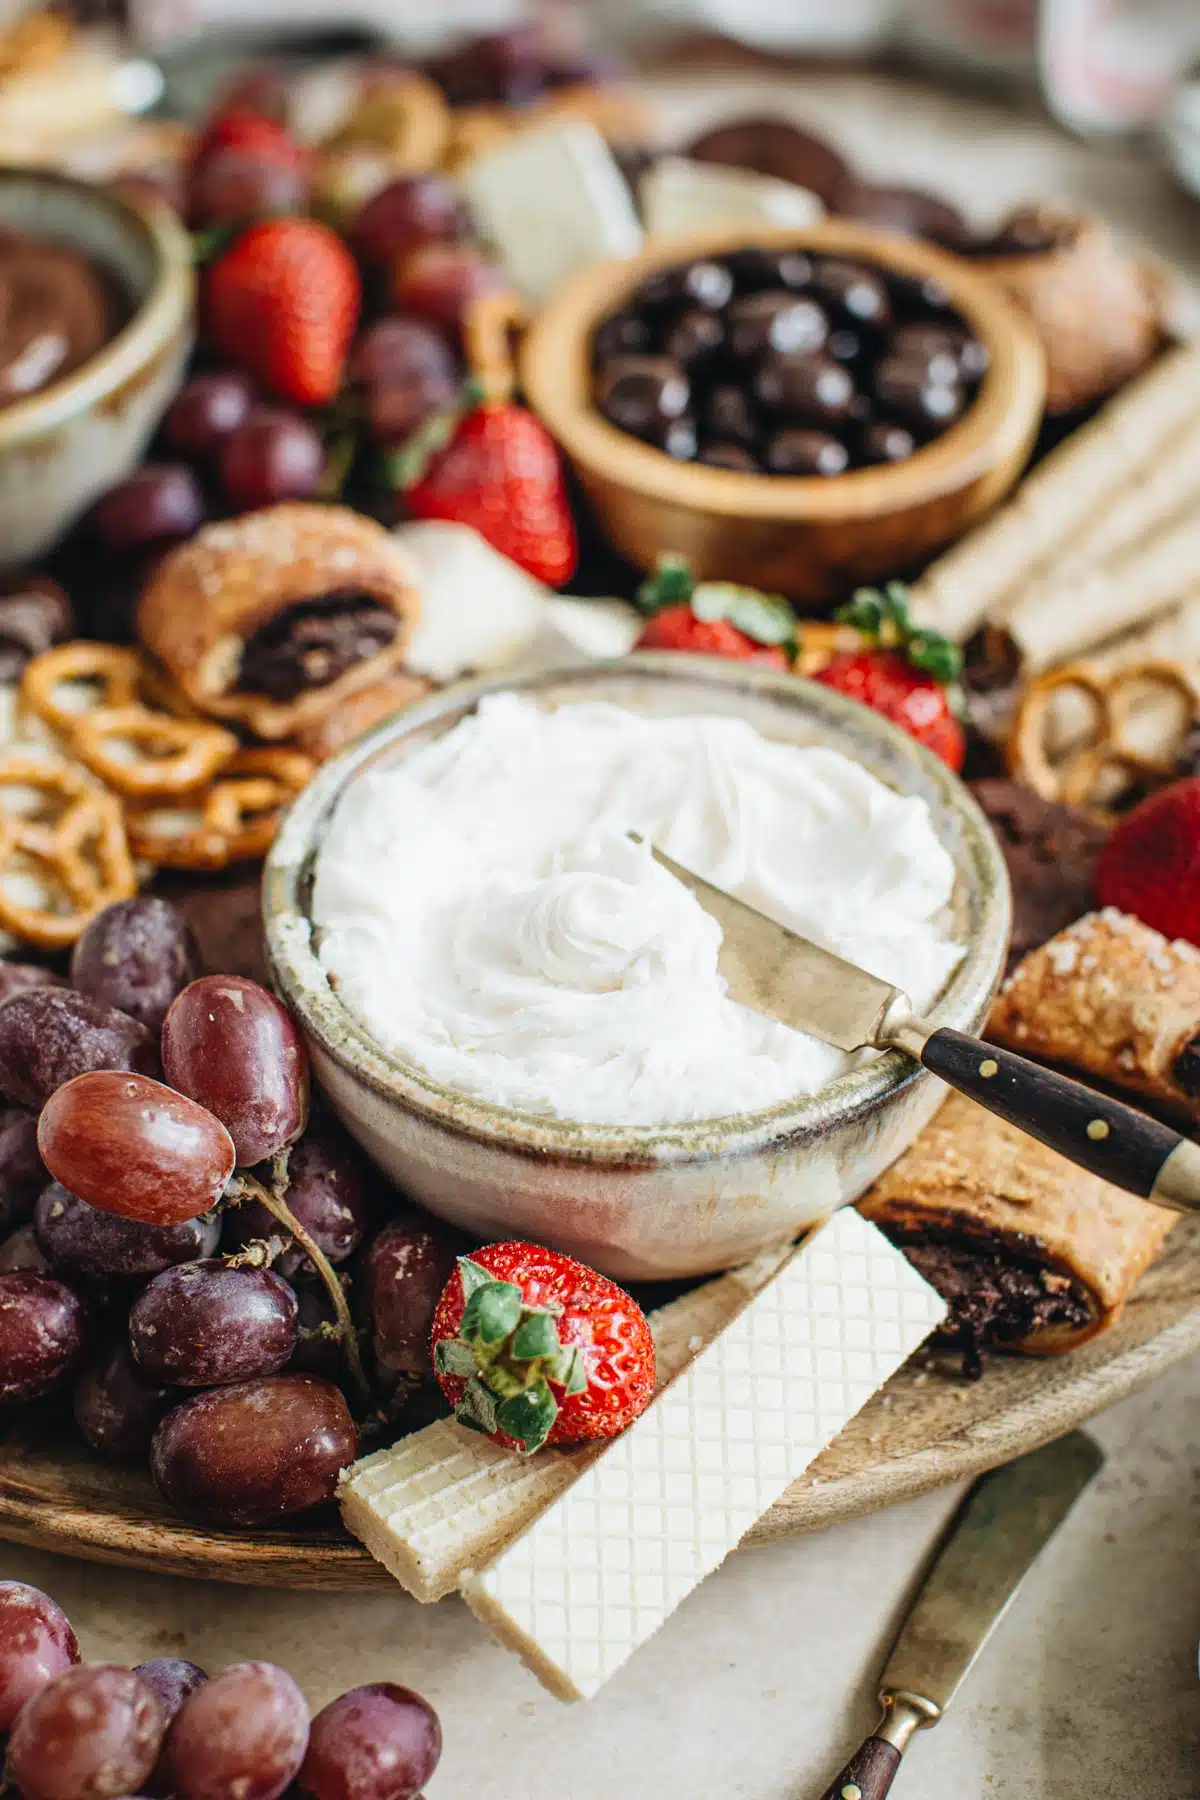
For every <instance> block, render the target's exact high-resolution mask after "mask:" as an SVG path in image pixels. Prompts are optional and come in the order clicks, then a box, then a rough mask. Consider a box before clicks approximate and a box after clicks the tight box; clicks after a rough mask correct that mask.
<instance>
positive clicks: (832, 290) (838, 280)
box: [812, 256, 892, 331]
mask: <svg viewBox="0 0 1200 1800" xmlns="http://www.w3.org/2000/svg"><path fill="white" fill-rule="evenodd" d="M812 284H813V289H814V291H815V292H816V293H817V294H818V295H819V296H820V297H821V299H822V300H824V301H825V302H826V303H827V304H828V306H829V308H830V310H831V312H832V314H833V316H834V318H835V319H836V320H837V321H838V323H839V324H841V325H848V326H849V327H850V328H851V329H852V330H855V329H861V328H862V327H863V326H868V327H870V328H871V329H872V330H874V331H882V330H883V329H884V328H885V327H886V326H887V325H888V324H889V323H890V322H891V316H892V307H891V301H890V300H889V298H888V291H887V283H886V282H885V281H884V279H883V277H882V275H880V274H878V273H877V272H876V271H875V270H874V269H872V268H869V267H868V265H867V264H866V263H860V262H854V261H852V260H851V258H849V257H844V256H826V257H823V258H822V259H821V261H820V262H819V263H818V264H817V266H816V268H815V270H814V271H813V282H812Z"/></svg>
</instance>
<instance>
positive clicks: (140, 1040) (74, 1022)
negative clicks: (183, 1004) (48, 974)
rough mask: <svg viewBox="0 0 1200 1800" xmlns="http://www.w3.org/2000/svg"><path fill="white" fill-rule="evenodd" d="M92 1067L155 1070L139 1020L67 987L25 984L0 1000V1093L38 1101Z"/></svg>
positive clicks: (153, 1051)
mask: <svg viewBox="0 0 1200 1800" xmlns="http://www.w3.org/2000/svg"><path fill="white" fill-rule="evenodd" d="M92 1069H134V1070H137V1071H138V1072H139V1073H140V1074H142V1075H157V1074H158V1072H159V1063H158V1046H157V1045H156V1043H155V1041H154V1039H153V1037H152V1036H151V1034H150V1033H149V1032H148V1031H147V1030H146V1027H145V1026H144V1025H139V1024H138V1022H137V1020H136V1019H131V1018H129V1016H128V1015H127V1014H126V1013H122V1012H118V1011H117V1009H116V1007H115V1006H105V1005H104V1004H103V1003H102V1002H101V1001H99V1000H92V999H89V997H88V996H87V995H86V994H77V993H75V991H74V990H73V989H72V988H29V989H28V990H27V991H26V992H25V993H23V994H15V995H14V996H13V998H12V999H11V1000H7V1001H6V1002H5V1003H4V1005H3V1006H0V1093H3V1094H5V1095H6V1096H7V1098H8V1099H10V1100H15V1101H16V1102H17V1104H18V1106H28V1107H33V1108H37V1107H40V1106H41V1105H42V1104H43V1103H44V1102H45V1101H46V1100H48V1099H49V1098H50V1095H51V1094H53V1093H54V1091H55V1090H56V1089H57V1088H60V1087H62V1085H63V1083H64V1082H67V1081H71V1080H72V1079H73V1078H74V1077H75V1076H76V1075H85V1074H87V1073H88V1072H89V1071H90V1070H92Z"/></svg>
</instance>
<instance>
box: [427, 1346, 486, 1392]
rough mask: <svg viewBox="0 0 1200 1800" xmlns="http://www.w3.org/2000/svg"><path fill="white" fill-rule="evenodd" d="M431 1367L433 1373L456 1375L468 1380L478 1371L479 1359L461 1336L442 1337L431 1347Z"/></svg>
mask: <svg viewBox="0 0 1200 1800" xmlns="http://www.w3.org/2000/svg"><path fill="white" fill-rule="evenodd" d="M433 1367H434V1372H435V1374H438V1375H458V1376H461V1377H462V1378H463V1380H465V1381H470V1380H471V1378H472V1376H474V1375H476V1374H477V1373H478V1370H479V1361H478V1358H477V1357H476V1355H475V1352H474V1350H472V1348H471V1346H470V1344H464V1343H463V1341H462V1339H461V1338H442V1339H440V1340H439V1342H438V1343H436V1344H435V1345H434V1347H433Z"/></svg>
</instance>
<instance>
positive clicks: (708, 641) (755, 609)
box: [637, 556, 797, 671]
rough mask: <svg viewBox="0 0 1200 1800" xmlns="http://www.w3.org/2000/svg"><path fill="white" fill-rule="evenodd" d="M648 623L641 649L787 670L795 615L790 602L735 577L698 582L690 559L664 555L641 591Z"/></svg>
mask: <svg viewBox="0 0 1200 1800" xmlns="http://www.w3.org/2000/svg"><path fill="white" fill-rule="evenodd" d="M637 604H638V606H639V607H640V608H641V610H642V611H643V612H644V613H649V615H650V618H649V622H648V623H647V625H646V626H645V628H644V629H643V631H642V635H641V637H640V638H639V639H638V641H637V648H638V649H639V650H684V651H691V652H693V653H698V654H700V655H702V656H728V657H732V658H733V660H734V661H735V662H751V663H759V664H761V665H763V666H764V667H765V668H768V669H783V670H785V671H786V670H788V669H790V668H791V666H792V662H793V660H794V658H795V655H796V642H797V640H796V616H795V614H794V613H793V611H792V609H791V607H790V606H789V605H788V603H787V601H786V600H783V599H780V598H779V597H778V596H777V595H773V594H762V593H759V591H758V589H757V588H744V587H738V586H736V585H735V584H734V583H733V582H731V581H699V582H698V581H695V580H694V579H693V577H692V574H691V571H690V570H689V568H688V566H687V564H686V562H684V561H683V559H682V558H681V557H678V556H665V557H663V558H662V560H661V561H660V562H659V565H658V567H657V569H656V570H655V571H654V574H653V575H651V576H650V577H649V578H648V579H647V580H646V581H644V582H643V583H642V585H641V587H640V588H639V589H638V593H637Z"/></svg>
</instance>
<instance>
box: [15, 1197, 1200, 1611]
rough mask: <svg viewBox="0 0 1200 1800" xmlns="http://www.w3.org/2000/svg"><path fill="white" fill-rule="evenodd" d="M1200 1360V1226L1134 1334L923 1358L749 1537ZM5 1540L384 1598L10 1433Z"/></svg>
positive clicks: (139, 1483)
mask: <svg viewBox="0 0 1200 1800" xmlns="http://www.w3.org/2000/svg"><path fill="white" fill-rule="evenodd" d="M1196 1350H1200V1219H1189V1220H1185V1221H1183V1222H1181V1223H1180V1225H1179V1226H1178V1227H1177V1229H1176V1230H1175V1232H1174V1233H1173V1235H1172V1236H1171V1238H1170V1239H1169V1240H1168V1242H1167V1245H1166V1248H1165V1250H1164V1252H1163V1254H1162V1256H1161V1257H1160V1258H1159V1260H1158V1262H1157V1263H1156V1264H1155V1266H1154V1268H1153V1269H1151V1271H1150V1272H1149V1274H1148V1275H1147V1276H1146V1277H1145V1278H1144V1280H1143V1281H1142V1282H1141V1284H1140V1286H1139V1287H1138V1289H1137V1292H1136V1293H1135V1295H1134V1297H1133V1299H1132V1300H1131V1301H1130V1303H1129V1306H1128V1307H1127V1308H1126V1311H1125V1314H1124V1317H1123V1318H1122V1319H1121V1321H1120V1323H1119V1324H1118V1325H1117V1326H1116V1327H1115V1328H1114V1329H1113V1330H1112V1331H1110V1332H1107V1333H1106V1334H1105V1335H1104V1336H1102V1337H1099V1338H1096V1339H1094V1340H1093V1341H1092V1342H1091V1343H1090V1344H1085V1345H1084V1346H1083V1347H1082V1348H1081V1349H1079V1350H1076V1351H1073V1352H1072V1353H1071V1354H1070V1355H1068V1356H1064V1357H1060V1358H1054V1359H1050V1360H1044V1361H1043V1360H1039V1359H1036V1358H1029V1359H1024V1358H1015V1357H995V1358H993V1359H992V1360H991V1362H990V1364H989V1367H988V1369H987V1373H986V1374H985V1376H984V1378H983V1380H982V1381H978V1382H966V1381H964V1380H963V1379H962V1377H961V1375H960V1374H959V1372H958V1359H956V1358H954V1357H952V1356H949V1355H941V1354H939V1355H935V1356H931V1355H927V1354H922V1355H918V1356H916V1357H914V1358H912V1359H910V1361H909V1362H908V1363H907V1364H906V1366H905V1367H904V1368H903V1369H901V1370H900V1372H899V1373H898V1374H897V1375H896V1376H895V1377H894V1378H893V1379H892V1380H891V1381H890V1382H889V1383H888V1385H887V1387H886V1388H885V1389H884V1390H883V1391H882V1392H881V1393H879V1394H876V1396H875V1397H874V1399H873V1400H872V1401H871V1402H870V1404H869V1405H868V1406H867V1407H865V1408H864V1410H863V1411H862V1412H861V1413H860V1414H859V1415H858V1417H857V1418H856V1419H854V1420H853V1421H852V1423H851V1424H850V1425H849V1426H847V1428H846V1430H845V1431H844V1432H843V1433H842V1434H841V1436H840V1437H839V1438H837V1439H836V1441H835V1442H834V1443H833V1444H832V1445H831V1446H830V1447H829V1449H828V1450H826V1451H825V1452H824V1454H823V1455H822V1456H821V1457H819V1458H818V1460H817V1461H816V1462H815V1463H814V1464H813V1466H812V1468H811V1470H809V1472H808V1473H807V1474H805V1475H803V1476H802V1477H801V1478H800V1479H799V1480H798V1481H796V1482H794V1483H793V1484H792V1486H791V1487H790V1488H789V1490H788V1492H787V1493H786V1494H785V1495H784V1497H783V1499H782V1500H780V1501H779V1503H778V1505H776V1506H775V1507H774V1508H773V1509H772V1510H771V1512H769V1513H768V1514H767V1515H766V1516H765V1517H764V1518H763V1519H761V1520H760V1521H759V1523H758V1524H757V1525H756V1526H755V1527H754V1529H753V1530H752V1531H751V1532H750V1533H749V1536H748V1537H747V1539H746V1541H747V1543H774V1542H777V1541H778V1540H779V1539H781V1538H785V1537H790V1536H794V1535H796V1534H799V1533H801V1532H806V1531H817V1530H821V1529H823V1528H824V1527H825V1526H827V1525H834V1524H837V1523H838V1522H840V1521H842V1520H845V1519H853V1518H857V1517H860V1516H861V1515H863V1514H865V1513H871V1512H876V1511H878V1510H880V1509H881V1508H882V1507H885V1506H891V1505H894V1504H895V1503H896V1502H897V1501H901V1500H908V1499H911V1498H913V1496H915V1495H917V1494H923V1493H926V1492H928V1491H929V1490H930V1489H931V1488H935V1487H939V1486H941V1485H942V1484H944V1483H945V1482H948V1481H955V1480H957V1479H958V1478H960V1477H962V1476H972V1475H977V1474H980V1473H981V1472H982V1471H983V1470H984V1469H989V1468H993V1467H995V1466H996V1464H998V1463H1001V1462H1004V1461H1006V1460H1007V1459H1008V1458H1009V1457H1012V1456H1015V1455H1018V1454H1019V1453H1020V1452H1022V1451H1024V1450H1032V1449H1034V1448H1036V1446H1037V1445H1039V1444H1043V1443H1047V1442H1049V1441H1050V1439H1052V1438H1055V1437H1058V1436H1060V1435H1061V1434H1062V1433H1063V1432H1065V1431H1068V1430H1070V1429H1071V1428H1072V1427H1073V1426H1075V1425H1077V1424H1079V1423H1080V1422H1081V1421H1083V1420H1085V1419H1088V1418H1090V1417H1091V1416H1092V1415H1093V1414H1095V1413H1097V1412H1100V1411H1101V1410H1103V1408H1105V1407H1107V1406H1111V1405H1112V1404H1113V1403H1114V1402H1115V1401H1117V1400H1121V1399H1123V1398H1124V1397H1125V1396H1126V1395H1127V1394H1131V1393H1133V1392H1134V1391H1135V1389H1137V1388H1139V1387H1142V1386H1144V1385H1145V1384H1146V1383H1147V1382H1149V1381H1152V1380H1153V1379H1154V1377H1155V1376H1156V1375H1159V1374H1161V1373H1162V1372H1163V1371H1164V1370H1165V1369H1167V1368H1169V1367H1170V1365H1171V1364H1172V1363H1175V1362H1178V1361H1180V1360H1181V1359H1182V1358H1183V1357H1185V1356H1187V1355H1188V1354H1190V1353H1191V1352H1193V1351H1196ZM0 1538H8V1539H10V1540H12V1541H14V1542H16V1543H22V1544H31V1545H34V1546H36V1547H38V1548H40V1549H45V1550H57V1551H59V1552H61V1553H63V1554H65V1555H68V1556H79V1557H85V1558H89V1559H91V1560H93V1561H96V1562H106V1563H116V1564H123V1565H125V1566H126V1567H131V1568H139V1569H152V1570H158V1571H160V1572H161V1573H163V1574H165V1575H188V1576H194V1577H198V1578H205V1579H208V1580H215V1581H235V1582H244V1583H248V1584H251V1585H260V1586H263V1587H281V1588H329V1589H340V1590H354V1589H365V1588H372V1587H379V1586H385V1585H387V1584H388V1583H390V1582H391V1576H390V1575H388V1574H387V1573H386V1572H385V1571H384V1570H383V1569H382V1568H381V1567H380V1566H379V1565H378V1564H377V1563H375V1562H374V1561H372V1559H371V1558H370V1557H369V1556H368V1555H367V1553H366V1551H365V1550H363V1549H361V1548H360V1546H359V1545H358V1544H357V1543H355V1542H354V1541H353V1539H351V1538H350V1537H348V1536H347V1535H346V1533H345V1532H343V1531H342V1529H341V1527H340V1525H339V1524H338V1522H337V1520H336V1518H333V1517H331V1518H329V1519H328V1520H327V1521H325V1522H322V1523H314V1524H308V1525H305V1526H304V1527H299V1528H295V1529H292V1530H289V1531H275V1532H260V1533H258V1534H251V1533H238V1532H226V1531H216V1530H206V1529H205V1528H203V1527H201V1526H197V1525H192V1524H189V1523H187V1522H186V1521H185V1520H182V1519H180V1518H178V1517H177V1516H175V1515H174V1514H172V1513H171V1512H170V1511H169V1510H168V1509H167V1507H166V1506H165V1505H164V1503H163V1502H162V1501H161V1500H160V1499H159V1497H158V1495H157V1494H156V1492H155V1491H154V1489H153V1487H152V1486H151V1484H150V1481H149V1479H148V1477H147V1476H145V1475H143V1474H141V1473H139V1472H134V1471H129V1470H116V1469H111V1468H108V1467H107V1466H106V1465H104V1464H102V1463H100V1462H98V1461H97V1460H95V1459H94V1458H93V1457H91V1456H90V1455H89V1454H87V1453H86V1452H85V1451H84V1450H82V1449H81V1448H80V1447H79V1446H78V1445H77V1444H76V1445H71V1446H67V1445H66V1444H65V1442H63V1441H59V1442H50V1441H43V1442H40V1443H39V1442H37V1441H35V1440H33V1439H31V1438H29V1437H27V1436H25V1435H24V1434H23V1432H22V1429H21V1427H20V1426H19V1425H14V1426H10V1428H9V1430H8V1432H7V1434H6V1435H4V1436H0Z"/></svg>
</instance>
